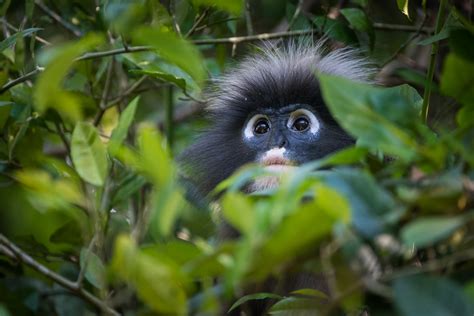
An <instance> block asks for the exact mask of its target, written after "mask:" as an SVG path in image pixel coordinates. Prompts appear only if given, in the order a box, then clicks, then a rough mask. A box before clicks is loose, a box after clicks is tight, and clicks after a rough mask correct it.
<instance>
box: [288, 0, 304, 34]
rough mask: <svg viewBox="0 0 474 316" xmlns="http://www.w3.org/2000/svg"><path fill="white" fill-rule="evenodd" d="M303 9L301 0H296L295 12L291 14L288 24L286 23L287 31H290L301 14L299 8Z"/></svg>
mask: <svg viewBox="0 0 474 316" xmlns="http://www.w3.org/2000/svg"><path fill="white" fill-rule="evenodd" d="M302 7H303V0H298V6H297V7H296V9H295V12H294V13H293V16H292V17H291V20H290V22H289V23H288V27H287V28H286V30H287V31H289V30H291V28H292V27H293V24H295V22H296V19H297V18H298V16H299V15H300V13H301V8H302Z"/></svg>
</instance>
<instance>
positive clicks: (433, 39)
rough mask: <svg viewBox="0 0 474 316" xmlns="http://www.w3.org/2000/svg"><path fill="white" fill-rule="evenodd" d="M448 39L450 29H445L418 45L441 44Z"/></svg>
mask: <svg viewBox="0 0 474 316" xmlns="http://www.w3.org/2000/svg"><path fill="white" fill-rule="evenodd" d="M448 37H449V28H444V29H442V30H441V31H440V32H439V33H436V34H435V35H433V36H430V37H427V38H425V39H423V40H421V41H419V42H418V45H422V46H426V45H431V44H433V43H435V42H439V41H442V40H444V39H447V38H448Z"/></svg>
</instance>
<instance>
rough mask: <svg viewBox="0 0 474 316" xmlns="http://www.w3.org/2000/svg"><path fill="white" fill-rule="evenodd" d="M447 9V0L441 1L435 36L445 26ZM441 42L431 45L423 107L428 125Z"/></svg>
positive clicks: (423, 114)
mask: <svg viewBox="0 0 474 316" xmlns="http://www.w3.org/2000/svg"><path fill="white" fill-rule="evenodd" d="M445 8H446V0H441V1H440V3H439V9H438V16H437V17H436V27H435V34H438V33H439V32H440V31H441V28H442V26H443V24H444V23H443V21H442V20H444V15H445ZM438 49H439V41H436V42H434V43H433V45H431V56H430V65H429V68H428V74H427V75H426V83H425V92H424V94H423V105H422V107H421V117H422V119H423V120H424V122H425V123H426V122H427V121H428V112H429V107H430V97H431V87H432V81H433V75H434V70H435V66H436V57H437V55H438Z"/></svg>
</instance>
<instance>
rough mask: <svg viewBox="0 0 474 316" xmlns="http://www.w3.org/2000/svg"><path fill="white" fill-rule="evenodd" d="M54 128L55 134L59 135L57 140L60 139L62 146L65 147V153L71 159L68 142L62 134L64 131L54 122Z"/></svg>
mask: <svg viewBox="0 0 474 316" xmlns="http://www.w3.org/2000/svg"><path fill="white" fill-rule="evenodd" d="M54 124H55V126H56V134H58V135H59V138H61V141H62V142H63V144H64V147H66V152H67V155H68V156H69V158H71V147H70V146H69V141H68V140H67V138H66V134H65V133H64V129H63V128H62V127H61V125H60V124H59V123H58V122H56V121H55V122H54Z"/></svg>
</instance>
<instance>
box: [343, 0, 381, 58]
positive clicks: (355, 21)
mask: <svg viewBox="0 0 474 316" xmlns="http://www.w3.org/2000/svg"><path fill="white" fill-rule="evenodd" d="M341 13H342V15H343V16H344V17H345V18H346V19H347V21H349V24H350V25H351V26H352V28H353V29H354V30H356V31H359V32H362V33H366V34H367V35H368V37H369V42H370V48H371V49H373V45H374V39H375V32H374V28H373V26H372V22H371V21H370V19H369V17H368V16H367V14H365V12H364V11H363V10H361V9H357V8H346V9H341Z"/></svg>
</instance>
